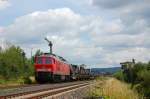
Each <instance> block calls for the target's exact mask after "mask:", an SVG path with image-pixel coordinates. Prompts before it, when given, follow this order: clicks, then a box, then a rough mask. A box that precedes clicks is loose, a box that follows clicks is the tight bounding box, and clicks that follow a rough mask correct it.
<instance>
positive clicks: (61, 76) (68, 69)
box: [34, 39, 90, 82]
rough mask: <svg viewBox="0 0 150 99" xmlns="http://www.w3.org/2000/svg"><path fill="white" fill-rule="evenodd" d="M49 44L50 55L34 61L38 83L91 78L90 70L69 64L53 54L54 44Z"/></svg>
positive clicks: (43, 55)
mask: <svg viewBox="0 0 150 99" xmlns="http://www.w3.org/2000/svg"><path fill="white" fill-rule="evenodd" d="M46 40H47V39H46ZM47 41H48V40H47ZM48 42H49V46H50V53H44V54H42V55H38V56H35V59H34V67H35V79H36V81H37V82H60V81H70V80H82V79H89V78H90V69H85V68H84V67H83V66H77V65H72V64H69V63H68V62H67V61H66V60H65V59H64V58H63V57H60V56H57V55H55V54H53V53H52V43H51V42H50V41H48Z"/></svg>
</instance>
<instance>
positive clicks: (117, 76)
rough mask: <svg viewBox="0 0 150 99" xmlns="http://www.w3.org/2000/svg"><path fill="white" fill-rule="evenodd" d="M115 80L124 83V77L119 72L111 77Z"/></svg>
mask: <svg viewBox="0 0 150 99" xmlns="http://www.w3.org/2000/svg"><path fill="white" fill-rule="evenodd" d="M113 76H114V77H115V78H117V79H118V80H122V81H124V75H123V72H122V71H121V70H120V71H118V72H116V73H115V74H114V75H113Z"/></svg>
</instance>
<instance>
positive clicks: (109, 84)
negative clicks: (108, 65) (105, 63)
mask: <svg viewBox="0 0 150 99" xmlns="http://www.w3.org/2000/svg"><path fill="white" fill-rule="evenodd" d="M96 83H97V84H96V85H94V87H92V89H91V90H90V93H89V94H90V97H91V98H94V99H95V98H96V99H97V98H100V97H103V98H104V99H142V97H141V96H139V95H138V93H137V92H136V91H134V90H131V89H130V85H128V84H126V83H124V82H121V81H119V80H117V79H115V78H99V79H97V80H96Z"/></svg>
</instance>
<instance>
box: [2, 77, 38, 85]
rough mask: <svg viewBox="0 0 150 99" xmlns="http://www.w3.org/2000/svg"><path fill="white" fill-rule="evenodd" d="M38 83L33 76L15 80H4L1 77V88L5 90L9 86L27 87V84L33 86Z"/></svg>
mask: <svg viewBox="0 0 150 99" xmlns="http://www.w3.org/2000/svg"><path fill="white" fill-rule="evenodd" d="M33 83H36V81H35V79H34V77H33V76H30V77H20V78H16V79H15V78H14V79H7V80H6V79H4V78H3V77H0V88H3V87H4V88H5V87H9V86H18V85H26V84H33Z"/></svg>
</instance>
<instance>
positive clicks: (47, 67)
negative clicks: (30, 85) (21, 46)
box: [34, 54, 70, 82]
mask: <svg viewBox="0 0 150 99" xmlns="http://www.w3.org/2000/svg"><path fill="white" fill-rule="evenodd" d="M34 66H35V73H36V74H35V77H36V80H37V81H38V82H47V81H55V82H57V81H65V80H69V79H70V65H69V64H68V63H67V62H65V61H62V60H61V59H60V58H59V57H58V56H56V55H54V54H43V55H40V56H36V57H35V64H34Z"/></svg>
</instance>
